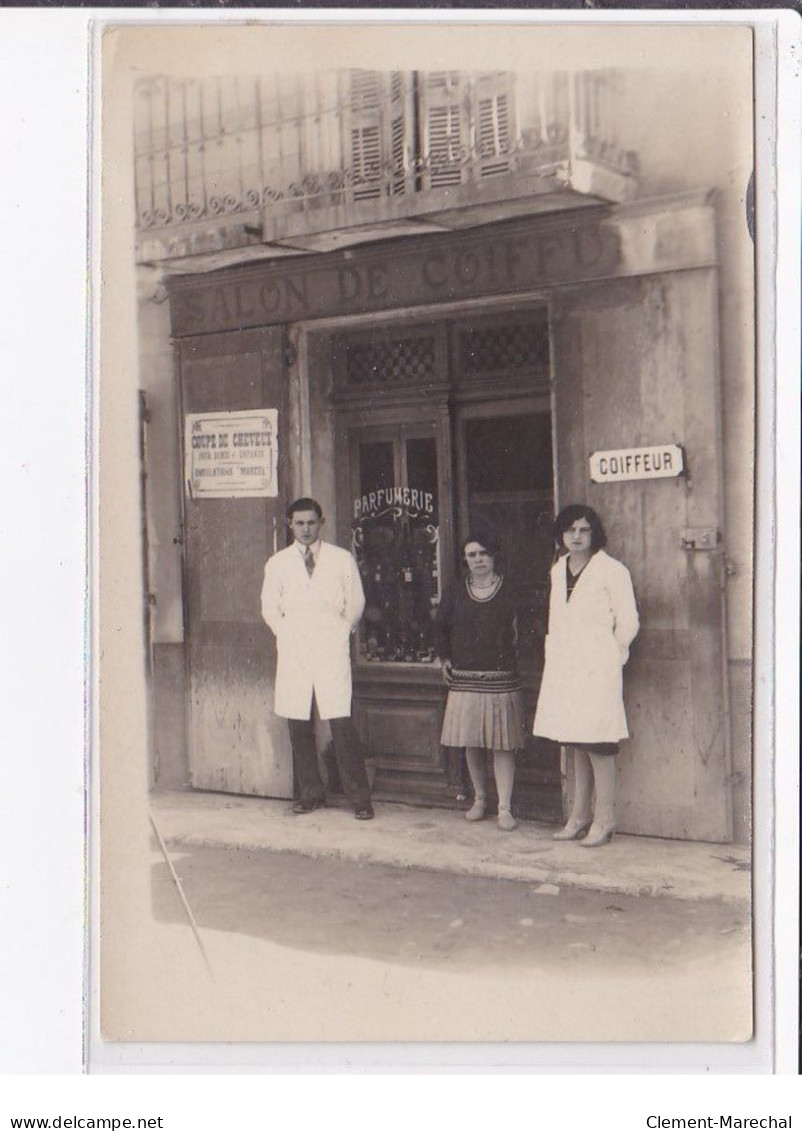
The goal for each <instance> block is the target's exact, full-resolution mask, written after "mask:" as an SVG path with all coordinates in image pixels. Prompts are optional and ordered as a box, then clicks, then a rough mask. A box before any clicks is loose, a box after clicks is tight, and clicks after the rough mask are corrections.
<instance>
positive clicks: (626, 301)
mask: <svg viewBox="0 0 802 1131" xmlns="http://www.w3.org/2000/svg"><path fill="white" fill-rule="evenodd" d="M717 304H718V292H717V279H716V274H715V272H714V271H713V270H709V269H706V270H697V271H686V272H676V273H672V274H667V275H663V276H651V277H648V278H642V279H632V280H621V281H617V282H610V283H605V284H603V285H602V284H599V285H594V286H592V287H583V288H582V289H581V290H577V291H575V292H572V293H571V294H567V295H564V296H561V297H560V298H559V299H558V300H555V302H554V305H553V322H552V332H553V348H554V368H555V384H556V429H555V432H556V467H557V486H558V500H557V501H558V506H564V505H566V504H567V503H569V502H576V501H580V502H587V503H589V504H590V505H591V506H593V507H595V508H596V509H597V510H598V512H599V514H600V515H601V516H602V520H603V522H604V524H605V527H606V529H607V533H608V537H609V546H608V549H609V551H610V553H611V554H612V555H613V556H614V557H616V558H620V559H621V560H622V561H623V562H624V563H625V564H626V565H627V566H628V567H629V569H630V571H631V573H632V578H633V582H634V585H635V591H636V595H637V599H638V606H639V609H640V615H641V624H642V627H641V632H640V635H639V637H638V639H637V641H636V642H635V644H634V646H633V649H632V655H631V659H630V661H629V663H628V664H627V667H626V668H625V672H624V680H625V700H626V709H627V717H628V721H629V728H630V734H631V738H630V740H629V741H628V742H625V743H624V744H623V745H622V751H621V754H620V756H619V769H620V773H619V805H618V822H619V827H620V828H621V829H622V830H623V831H626V832H633V833H641V834H645V835H652V836H664V837H677V838H682V839H692V840H709V841H727V840H729V839H731V835H732V817H731V792H730V791H731V785H730V751H729V738H728V714H727V707H726V683H725V669H724V657H725V655H726V651H725V647H724V616H723V607H724V584H725V571H724V531H723V530H722V487H721V457H720V437H719V429H720V423H719V422H720V419H721V417H720V406H719V369H718V356H717V349H716V342H717V325H718V309H717ZM652 444H677V445H680V446H681V447H682V448H683V449H684V454H685V461H686V469H687V473H686V474H685V475H683V476H680V477H678V478H665V479H650V480H635V481H627V482H607V483H593V482H591V481H590V473H589V462H588V461H589V456H590V454H591V453H592V452H594V451H603V450H614V449H622V448H635V447H645V446H649V445H652Z"/></svg>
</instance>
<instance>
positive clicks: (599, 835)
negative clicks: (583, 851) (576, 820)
mask: <svg viewBox="0 0 802 1131" xmlns="http://www.w3.org/2000/svg"><path fill="white" fill-rule="evenodd" d="M614 836H615V825H596V826H593V825H592V826H591V829H590V832H589V833H588V835H587V836H586V837H585V839H584V840H583V841H582V847H583V848H600V847H601V846H602V845H603V844H609V843H610V841H611V840H612V839H613V837H614Z"/></svg>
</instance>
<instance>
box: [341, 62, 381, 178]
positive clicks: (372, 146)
mask: <svg viewBox="0 0 802 1131" xmlns="http://www.w3.org/2000/svg"><path fill="white" fill-rule="evenodd" d="M348 108H349V119H348V146H349V150H350V165H351V169H352V172H353V186H354V188H353V198H354V200H375V199H376V198H377V197H380V196H381V195H382V144H381V142H382V138H381V75H380V74H379V72H378V71H350V72H349V97H348Z"/></svg>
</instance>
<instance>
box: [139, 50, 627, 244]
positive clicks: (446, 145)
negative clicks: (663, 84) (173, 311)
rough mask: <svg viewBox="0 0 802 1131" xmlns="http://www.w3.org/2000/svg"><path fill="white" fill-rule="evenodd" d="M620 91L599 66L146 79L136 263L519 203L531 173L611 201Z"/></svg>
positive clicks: (623, 179) (621, 189)
mask: <svg viewBox="0 0 802 1131" xmlns="http://www.w3.org/2000/svg"><path fill="white" fill-rule="evenodd" d="M619 97H620V92H619V91H618V89H617V78H616V75H615V74H614V73H612V72H586V73H579V74H568V73H565V72H560V73H552V74H540V75H532V76H522V75H513V74H510V73H504V72H485V73H476V74H463V73H461V72H453V71H434V72H425V73H418V72H402V71H393V72H377V71H364V70H353V71H338V72H321V73H318V74H316V75H314V76H313V77H306V78H300V77H297V76H262V75H257V76H252V77H249V78H241V77H239V78H236V77H231V78H216V77H215V78H203V79H181V80H179V79H173V78H167V77H164V76H158V77H152V78H148V79H146V80H142V81H141V82H139V83H138V85H137V88H136V91H135V107H136V112H135V123H134V155H135V182H136V184H135V188H136V223H137V234H138V245H139V246H138V257H139V258H140V260H148V259H150V260H156V259H164V258H170V257H175V256H177V255H188V254H193V253H197V252H200V251H208V250H215V249H221V248H224V247H233V246H237V245H242V244H247V243H255V242H261V241H267V242H276V243H281V242H282V240H284V241H289V242H290V244H291V243H292V239H293V238H295V239H296V240H297V239H298V238H299V237H301V236H303V235H304V234H309V233H315V232H321V231H324V230H332V229H336V228H341V227H348V226H353V225H355V224H359V223H360V222H361V221H362V220H364V219H365V218H366V217H369V219H370V220H371V221H373V222H375V221H376V220H380V219H381V218H382V216H384V217H385V218H389V217H393V218H395V219H398V218H399V217H403V216H413V215H418V216H420V215H422V214H425V213H426V212H427V211H429V212H431V211H433V210H437V209H442V208H443V206H444V205H447V206H449V207H454V206H455V205H456V206H466V205H472V204H476V203H481V202H482V201H483V200H487V199H494V200H498V199H501V198H503V197H505V196H512V197H519V196H522V195H526V193H527V192H531V191H532V178H537V179H538V181H539V182H540V184H541V188H542V186H543V185H546V186H547V187H549V188H551V189H552V190H554V191H558V192H559V191H560V190H562V191H565V190H574V191H578V192H589V193H593V192H594V187H595V191H596V192H597V193H598V194H599V195H600V196H601V197H602V198H605V197H606V198H609V199H622V198H624V197H626V196H630V195H632V194H633V192H634V186H635V178H636V174H637V158H636V155H635V154H634V152H632V151H631V150H627V149H626V148H624V147H623V146H622V145H621V144H620V143H619V141H618V138H617V133H616V121H617V113H616V104H617V101H618V99H619ZM591 169H592V170H593V171H594V175H595V176H594V177H592V178H590V179H589V178H588V170H591ZM599 177H601V181H600V180H599ZM490 186H493V187H492V188H491V187H490ZM600 186H601V191H599V190H600ZM369 202H373V203H372V204H369ZM382 202H383V203H382Z"/></svg>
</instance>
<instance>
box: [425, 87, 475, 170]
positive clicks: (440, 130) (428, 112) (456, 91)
mask: <svg viewBox="0 0 802 1131" xmlns="http://www.w3.org/2000/svg"><path fill="white" fill-rule="evenodd" d="M422 85H423V121H424V130H425V134H424V156H425V163H424V178H423V180H424V187H425V188H447V187H448V186H450V185H460V184H463V183H464V182H465V181H467V179H468V172H469V162H468V156H469V152H470V136H469V123H468V113H467V109H468V91H467V85H466V82H465V79H464V78H463V77H462V76H461V75H460V74H459V72H457V71H430V72H429V73H428V74H426V75H425V76H423V84H422Z"/></svg>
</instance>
